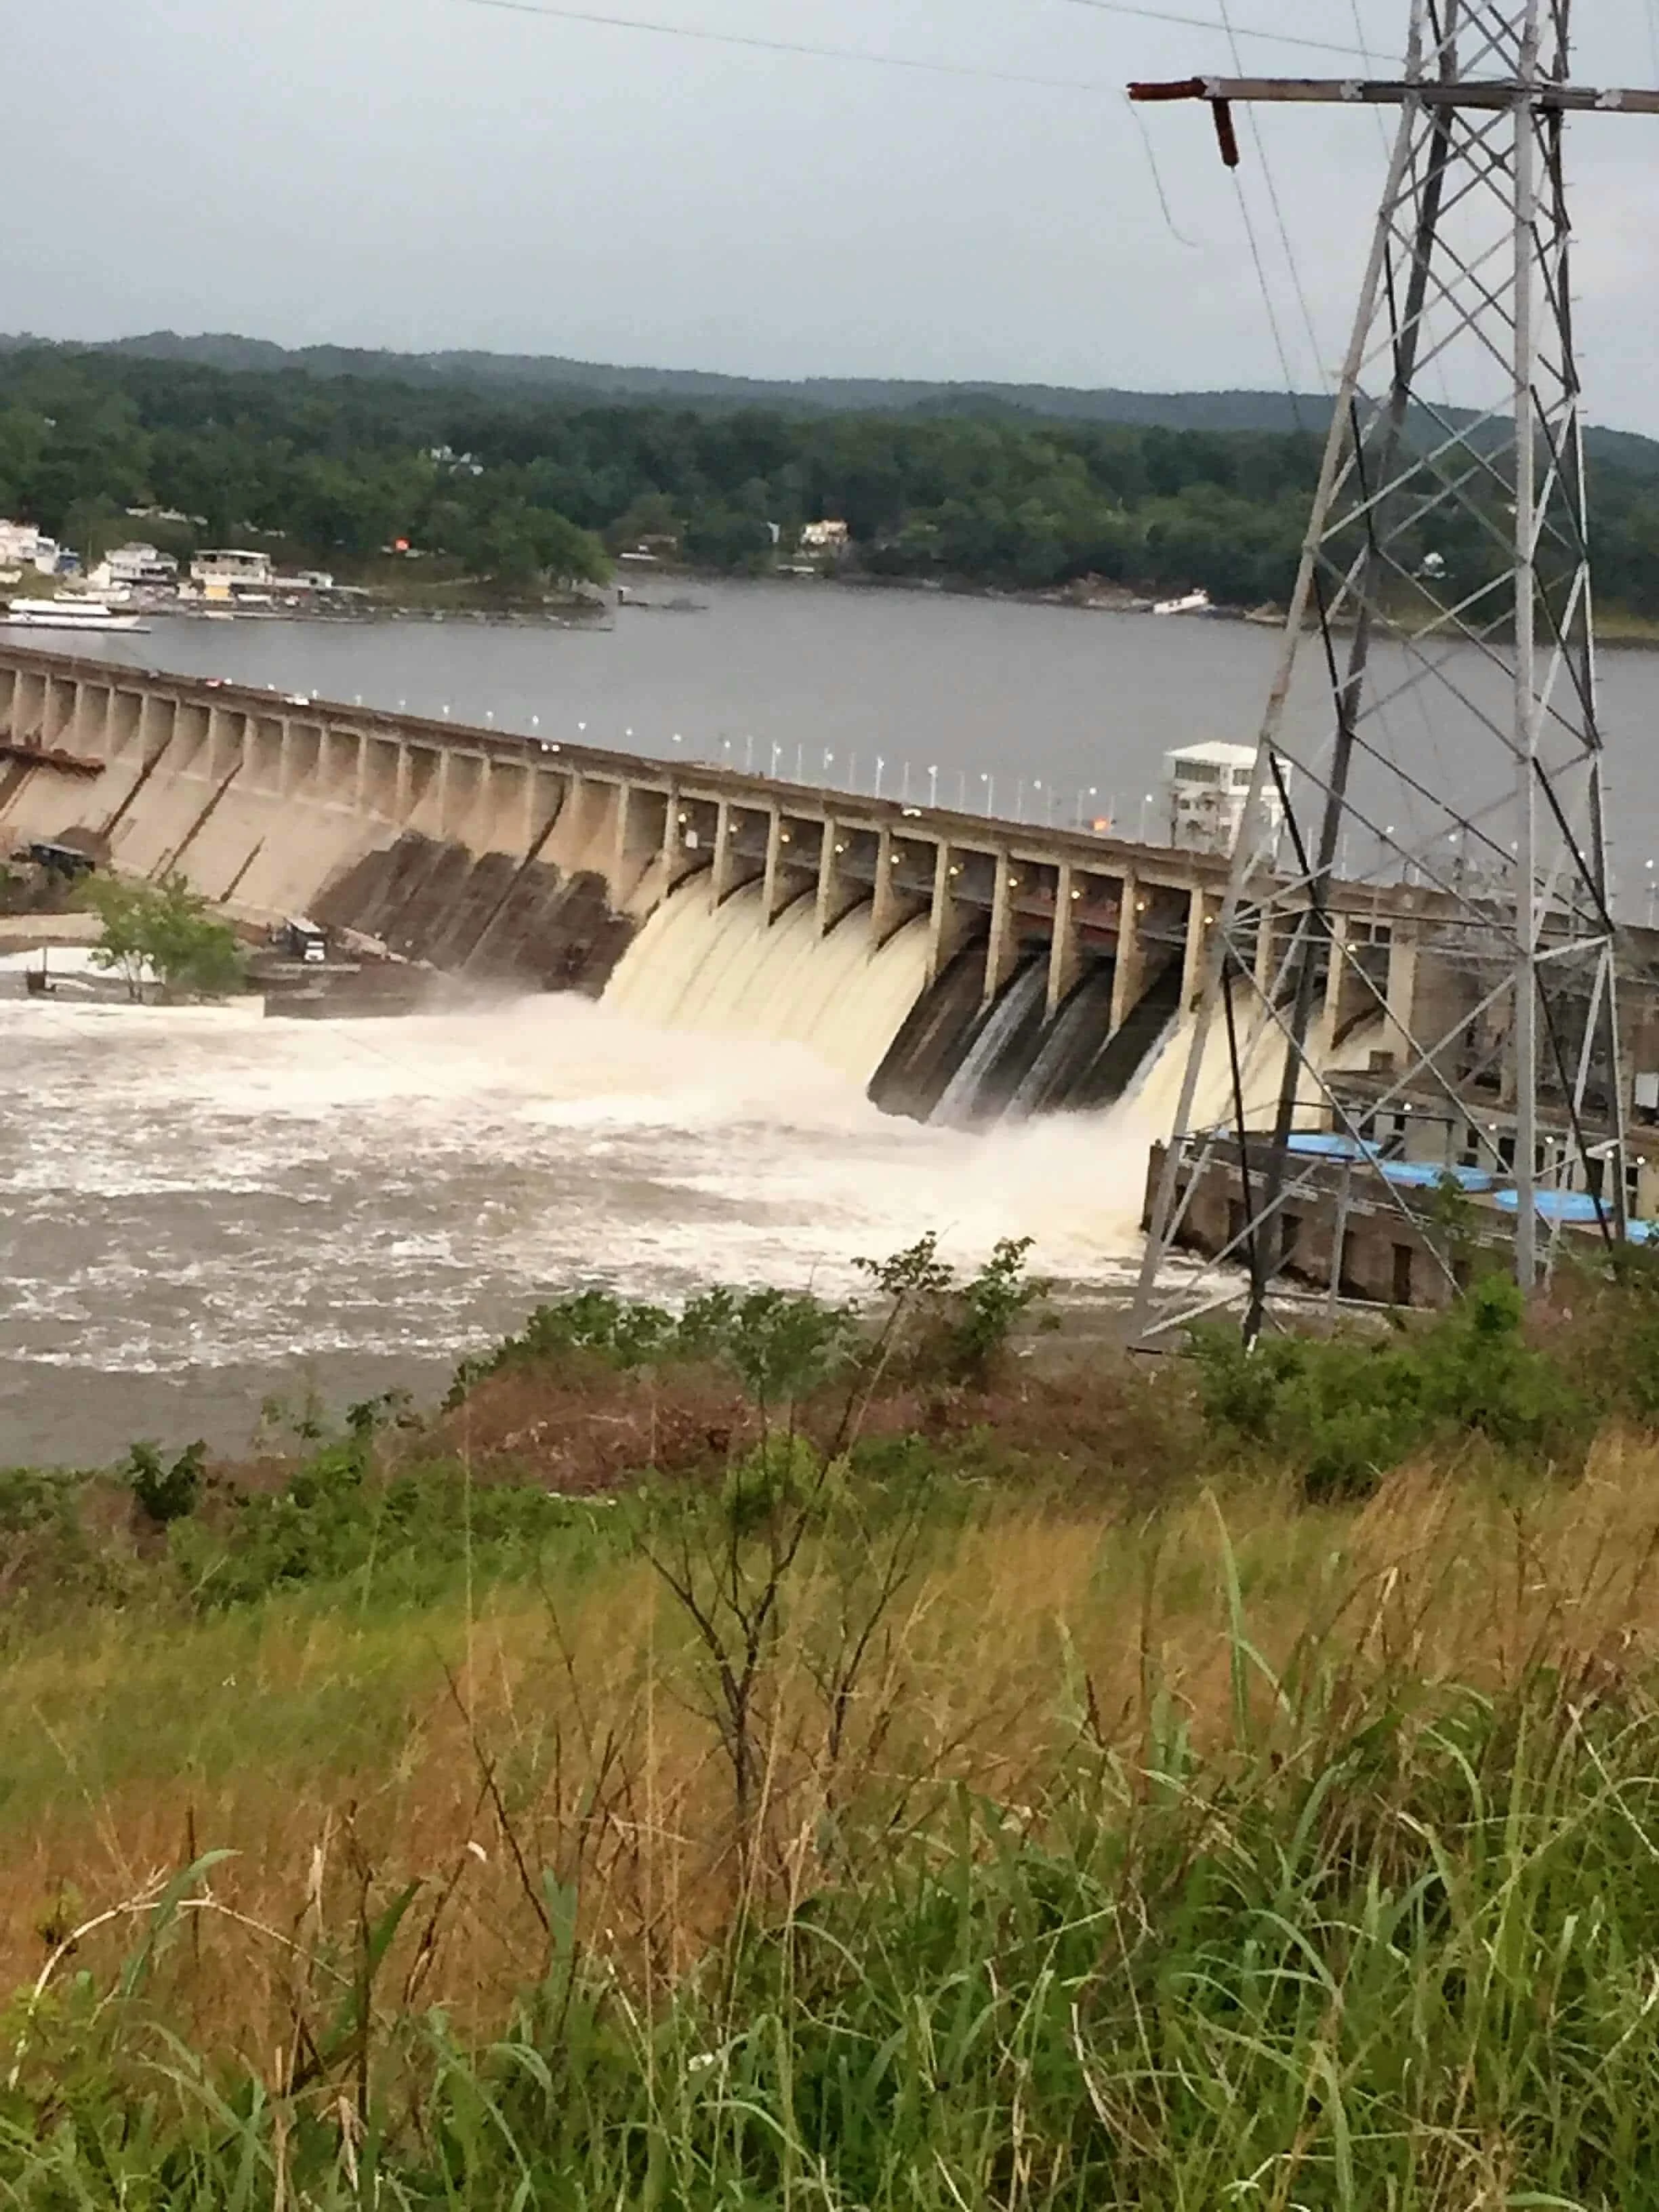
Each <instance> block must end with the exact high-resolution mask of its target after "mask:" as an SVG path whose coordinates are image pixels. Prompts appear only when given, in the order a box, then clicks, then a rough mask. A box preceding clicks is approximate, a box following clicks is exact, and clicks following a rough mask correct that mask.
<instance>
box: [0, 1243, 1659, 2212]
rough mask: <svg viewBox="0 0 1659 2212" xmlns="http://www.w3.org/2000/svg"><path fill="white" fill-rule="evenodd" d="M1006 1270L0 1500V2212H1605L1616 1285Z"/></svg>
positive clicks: (1654, 1481) (1642, 1979)
mask: <svg viewBox="0 0 1659 2212" xmlns="http://www.w3.org/2000/svg"><path fill="white" fill-rule="evenodd" d="M1020 1256H1021V1255H1019V1253H1018V1249H1009V1250H1008V1251H1006V1252H1005V1253H1004V1254H1003V1255H1000V1259H999V1261H997V1262H996V1263H994V1265H993V1266H992V1267H990V1268H988V1269H987V1270H986V1271H985V1272H984V1273H982V1274H981V1276H980V1277H978V1278H977V1279H975V1280H974V1281H973V1282H971V1283H969V1284H967V1285H960V1284H953V1283H951V1282H950V1281H948V1280H947V1279H945V1276H944V1273H943V1271H942V1270H940V1269H939V1267H938V1265H937V1261H936V1260H935V1258H934V1255H933V1253H932V1252H931V1250H930V1249H928V1248H927V1247H926V1246H924V1247H920V1248H917V1249H916V1250H915V1251H914V1252H912V1253H910V1254H907V1255H900V1257H899V1258H898V1259H897V1260H896V1261H892V1262H890V1263H887V1265H886V1266H885V1267H884V1268H882V1269H879V1270H872V1293H871V1299H870V1302H869V1304H868V1305H867V1307H866V1310H865V1311H864V1312H863V1313H862V1314H861V1315H860V1316H858V1317H857V1318H856V1320H854V1317H852V1316H848V1315H847V1314H846V1313H844V1312H842V1311H839V1310H832V1309H828V1308H825V1307H823V1306H822V1305H819V1304H816V1303H815V1302H813V1301H811V1300H810V1299H803V1298H792V1297H780V1296H777V1295H775V1294H771V1293H757V1294H753V1295H751V1296H748V1297H737V1296H732V1295H730V1294H726V1293H718V1292H717V1293H712V1294H710V1295H709V1297H707V1298H705V1299H703V1300H701V1301H698V1302H696V1304H694V1305H693V1307H692V1308H691V1309H690V1310H689V1311H688V1313H687V1314H686V1315H685V1316H682V1317H678V1318H671V1317H669V1316H665V1315H659V1314H655V1313H653V1312H652V1311H651V1310H648V1309H641V1308H629V1307H624V1306H621V1305H618V1304H616V1303H615V1302H613V1301H610V1300H608V1299H605V1298H603V1297H588V1298H584V1299H578V1300H573V1301H570V1302H568V1303H567V1304H563V1305H562V1306H559V1307H555V1308H548V1309H544V1310H542V1312H541V1313H540V1314H538V1316H535V1317H533V1319H532V1322H531V1324H530V1326H529V1327H528V1328H526V1331H525V1333H524V1334H523V1335H522V1336H520V1338H518V1339H515V1340H512V1341H511V1342H510V1343H509V1344H507V1345H506V1346H502V1347H501V1348H500V1350H499V1351H498V1352H497V1353H496V1354H495V1355H494V1356H493V1357H492V1358H490V1359H489V1360H486V1361H483V1362H479V1363H474V1364H471V1366H470V1367H469V1368H467V1369H466V1370H463V1372H462V1374H461V1375H460V1376H458V1378H457V1384H456V1388H455V1390H454V1391H453V1393H452V1395H451V1401H450V1403H449V1404H448V1406H447V1407H446V1409H445V1410H444V1411H443V1412H442V1413H441V1414H440V1415H438V1416H436V1417H435V1418H434V1419H428V1420H421V1421H416V1420H414V1419H411V1418H410V1417H409V1416H407V1415H404V1414H402V1413H400V1412H399V1410H398V1408H395V1407H360V1408H356V1409H354V1412H353V1413H352V1415H351V1416H350V1418H349V1420H348V1422H347V1423H346V1424H345V1425H344V1426H343V1428H342V1429H341V1430H340V1431H338V1432H337V1433H334V1434H331V1435H325V1436H319V1435H316V1434H309V1435H306V1436H303V1437H295V1438H293V1439H292V1440H291V1443H292V1448H291V1449H289V1451H287V1452H286V1453H285V1454H283V1455H275V1454H273V1455H270V1457H268V1458H265V1459H263V1460H261V1461H258V1462H250V1463H249V1464H247V1465H246V1466H242V1467H239V1468H208V1467H206V1466H204V1463H203V1462H202V1459H201V1455H198V1454H195V1453H189V1452H187V1453H185V1454H182V1455H180V1454H178V1453H175V1452H173V1451H172V1450H167V1451H152V1450H140V1451H136V1452H135V1454H134V1455H133V1456H132V1459H131V1462H130V1463H129V1465H128V1466H127V1467H126V1468H125V1469H123V1470H120V1471H118V1473H117V1474H112V1475H107V1476H100V1477H95V1478H87V1479H85V1480H70V1481H58V1480H52V1479H47V1478H43V1477H33V1476H29V1475H27V1474H21V1473H19V1474H14V1475H12V1476H11V1477H9V1478H8V1479H6V1480H4V1481H3V1483H0V1521H3V1532H4V1533H3V1542H0V1574H3V1576H4V1577H5V1582H6V1587H7V1590H8V1594H9V1604H8V1607H7V1610H6V1616H5V1621H4V1627H3V1634H4V1638H5V1666H6V1688H7V1692H8V1694H7V1696H6V1698H5V1699H4V1700H3V1703H0V1835H3V1838H4V1840H5V1844H6V1850H5V1852H4V1854H3V1858H0V1867H3V1873H0V1948H3V1951H4V1960H3V1973H4V1978H5V1983H6V1985H7V1986H8V1987H9V1988H11V1989H12V1990H14V1992H15V1995H14V1996H13V1998H12V2001H11V2002H10V2004H9V2008H7V2011H6V2015H5V2017H4V2019H3V2021H0V2193H3V2197H4V2199H5V2201H7V2202H9V2203H16V2204H19V2205H23V2206H28V2207H31V2208H34V2207H40V2208H52V2212H56V2208H58V2207H59V2206H62V2207H66V2208H67V2207H70V2206H76V2207H79V2206H89V2205H94V2206H100V2207H102V2206H116V2205H121V2206H124V2207H137V2208H151V2207H155V2208H160V2207H162V2206H167V2207H173V2206H190V2207H203V2208H205V2207H209V2206H212V2207H221V2206H230V2205H236V2206H247V2207H255V2206H258V2207H264V2206H273V2207H276V2206H281V2207H284V2208H289V2207H293V2208H297V2207H300V2206H312V2207H317V2208H330V2212H331V2208H335V2207H342V2208H343V2207H346V2206H354V2207H355V2206H361V2205H368V2204H376V2205H410V2206H422V2207H425V2206H434V2207H435V2206H449V2205H465V2206H469V2207H477V2206H489V2207H495V2206H502V2207H507V2206H522V2207H529V2206H548V2207H560V2208H562V2207H566V2206H569V2207H583V2208H586V2207H590V2206H591V2207H595V2208H597V2207H600V2206H604V2207H617V2208H620V2207H624V2206H625V2207H634V2206H637V2205H652V2206H659V2207H663V2208H684V2212H692V2208H696V2212H703V2208H708V2212H714V2208H717V2207H718V2208H727V2207H732V2208H739V2207H741V2208H750V2207H752V2208H757V2212H758V2209H759V2208H773V2207H779V2208H781V2207H786V2206H789V2207H793V2206H800V2207H805V2206H809V2205H810V2206H812V2207H835V2208H848V2212H850V2208H854V2207H870V2208H877V2207H879V2208H883V2209H884V2212H885V2208H889V2207H892V2208H897V2207H907V2208H909V2207H915V2208H927V2212H932V2208H934V2207H938V2208H940V2212H945V2208H951V2207H956V2208H961V2207H971V2208H975V2212H978V2208H981V2207H987V2206H1008V2207H1015V2206H1018V2207H1033V2208H1036V2207H1042V2208H1048V2207H1060V2206H1065V2207H1076V2208H1079V2212H1080V2208H1084V2207H1089V2208H1094V2207H1100V2206H1114V2207H1115V2206H1123V2207H1130V2206H1135V2207H1140V2206H1156V2207H1165V2206H1167V2207H1170V2208H1183V2209H1184V2208H1193V2212H1197V2208H1200V2207H1201V2208H1206V2212H1207V2208H1211V2207H1216V2206H1225V2205H1232V2204H1240V2205H1245V2206H1250V2205H1257V2204H1260V2205H1263V2206H1273V2207H1282V2208H1285V2212H1290V2208H1291V2207H1295V2206H1311V2207H1319V2208H1324V2207H1327V2206H1329V2207H1346V2206H1364V2207H1371V2206H1376V2207H1379V2208H1383V2207H1389V2208H1394V2207H1401V2208H1407V2207H1409V2208H1419V2207H1422V2208H1427V2207H1434V2208H1446V2212H1451V2209H1452V2208H1458V2212H1466V2208H1471V2207H1475V2206H1482V2207H1485V2206H1490V2207H1498V2206H1522V2205H1528V2206H1544V2205H1553V2206H1586V2207H1589V2206H1598V2207H1599V2206H1614V2205H1617V2206H1621V2207H1627V2206H1636V2205H1644V2204H1649V2203H1659V2131H1656V2129H1655V2127H1654V2125H1653V2116H1654V2114H1655V2112H1656V2110H1659V2098H1656V2088H1659V1978H1656V1969H1655V1965H1654V1961H1655V1960H1656V1957H1659V1702H1656V1699H1655V1696H1654V1689H1655V1684H1656V1680H1659V1677H1656V1674H1655V1671H1654V1662H1655V1656H1656V1649H1659V1587H1656V1561H1659V1434H1656V1433H1655V1423H1656V1421H1659V1285H1656V1283H1655V1281H1654V1280H1653V1279H1652V1278H1651V1277H1650V1276H1649V1275H1648V1274H1646V1273H1643V1272H1638V1273H1635V1274H1634V1275H1632V1277H1631V1278H1630V1279H1626V1280H1620V1281H1606V1282H1604V1281H1598V1280H1592V1279H1589V1278H1588V1277H1587V1278H1585V1279H1583V1281H1581V1282H1578V1283H1576V1284H1574V1285H1571V1286H1570V1287H1569V1288H1568V1289H1567V1290H1565V1291H1564V1292H1563V1294H1562V1296H1561V1299H1560V1302H1559V1304H1558V1305H1557V1306H1556V1308H1555V1309H1553V1310H1551V1311H1547V1312H1542V1313H1540V1314H1537V1315H1534V1316H1527V1317H1524V1319H1523V1317H1522V1316H1521V1314H1520V1313H1519V1311H1518V1310H1517V1308H1516V1306H1515V1305H1514V1304H1513V1303H1512V1302H1511V1300H1510V1298H1509V1297H1508V1296H1507V1295H1506V1294H1505V1292H1504V1291H1503V1289H1502V1288H1501V1286H1496V1285H1482V1286H1480V1287H1479V1288H1477V1290H1476V1291H1475V1292H1474V1293H1473V1294H1472V1295H1471V1297H1469V1299H1468V1301H1467V1302H1466V1304H1465V1305H1464V1306H1463V1308H1462V1309H1461V1310H1459V1311H1458V1312H1457V1313H1455V1314H1454V1315H1452V1316H1449V1317H1448V1318H1447V1319H1446V1320H1445V1321H1443V1322H1439V1323H1437V1324H1434V1325H1432V1326H1431V1327H1427V1328H1421V1329H1416V1330H1413V1331H1403V1330H1392V1329H1385V1330H1383V1331H1382V1332H1380V1333H1379V1334H1378V1335H1377V1336H1376V1337H1375V1338H1374V1339H1369V1340H1364V1341H1354V1342H1347V1343H1340V1344H1337V1345H1333V1346H1317V1345H1307V1346H1279V1347H1276V1348H1274V1349H1273V1351H1272V1352H1271V1354H1270V1356H1268V1357H1265V1358H1257V1359H1256V1360H1255V1361H1253V1362H1250V1363H1243V1362H1241V1361H1240V1360H1238V1359H1237V1358H1236V1356H1235V1355H1234V1354H1233V1353H1232V1352H1231V1351H1230V1349H1229V1348H1228V1347H1227V1346H1226V1345H1225V1341H1223V1340H1214V1341H1212V1342H1210V1343H1207V1344H1206V1345H1203V1346H1200V1348H1199V1352H1198V1355H1197V1357H1196V1358H1195V1359H1194V1361H1193V1362H1192V1363H1190V1364H1188V1365H1186V1366H1184V1367H1183V1368H1182V1369H1181V1370H1173V1369H1170V1368H1165V1369H1164V1370H1160V1371H1158V1372H1157V1373H1154V1374H1152V1375H1151V1376H1147V1375H1145V1374H1141V1373H1138V1372H1134V1371H1132V1370H1127V1369H1126V1368H1122V1367H1121V1366H1117V1365H1115V1364H1109V1363H1106V1362H1103V1361H1091V1362H1090V1363H1089V1364H1079V1365H1077V1366H1076V1367H1074V1368H1067V1367H1066V1364H1065V1363H1064V1362H1063V1360H1055V1361H1045V1362H1043V1363H1042V1371H1041V1372H1038V1371H1037V1370H1038V1363H1036V1361H1033V1360H1031V1359H1030V1358H1024V1357H1022V1356H1021V1352H1020V1338H1019V1335H1018V1332H1019V1331H1020V1330H1023V1329H1024V1328H1025V1327H1026V1325H1027V1324H1028V1323H1029V1322H1030V1320H1031V1318H1032V1315H1033V1304H1032V1300H1031V1297H1030V1285H1029V1284H1027V1283H1026V1282H1025V1280H1024V1276H1023V1273H1022V1271H1021V1267H1020V1264H1019V1262H1020ZM305 1426H307V1428H313V1429H314V1427H315V1424H314V1423H312V1422H307V1423H306V1424H305Z"/></svg>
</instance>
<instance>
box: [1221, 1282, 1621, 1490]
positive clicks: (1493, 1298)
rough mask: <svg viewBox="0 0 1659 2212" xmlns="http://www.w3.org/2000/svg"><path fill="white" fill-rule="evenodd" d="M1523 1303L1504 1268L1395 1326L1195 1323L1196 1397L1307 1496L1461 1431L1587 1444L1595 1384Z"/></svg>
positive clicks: (1493, 1438)
mask: <svg viewBox="0 0 1659 2212" xmlns="http://www.w3.org/2000/svg"><path fill="white" fill-rule="evenodd" d="M1524 1313H1525V1307H1524V1304H1523V1301H1522V1296H1521V1293H1520V1291H1519V1290H1518V1289H1517V1288H1516V1285H1515V1284H1514V1283H1512V1282H1510V1281H1509V1280H1508V1279H1505V1278H1504V1277H1500V1276H1491V1277H1488V1278H1486V1279H1483V1280H1482V1281H1481V1282H1480V1283H1478V1284H1476V1285H1474V1288H1473V1289H1472V1290H1470V1291H1468V1292H1467V1293H1466V1294H1465V1295H1464V1297H1462V1298H1460V1299H1459V1301H1458V1302H1457V1304H1455V1306H1454V1307H1453V1308H1452V1309H1451V1310H1450V1311H1449V1313H1447V1314H1445V1315H1443V1316H1441V1317H1440V1318H1439V1319H1437V1320H1436V1321H1435V1322H1431V1323H1430V1324H1428V1325H1427V1326H1426V1327H1425V1328H1421V1329H1415V1330H1406V1329H1399V1330H1396V1331H1395V1334H1392V1335H1390V1336H1389V1337H1387V1338H1375V1337H1368V1336H1367V1337H1362V1336H1358V1335H1348V1336H1338V1337H1334V1338H1332V1339H1329V1340H1320V1339H1316V1338H1312V1337H1270V1338H1264V1339H1263V1340H1261V1341H1260V1342H1259V1343H1258V1344H1256V1345H1255V1346H1254V1347H1253V1348H1251V1349H1249V1350H1246V1348H1245V1347H1244V1346H1243V1344H1242V1342H1241V1341H1240V1339H1239V1337H1238V1335H1237V1332H1236V1331H1235V1330H1232V1329H1229V1328H1224V1327H1221V1326H1217V1327H1214V1328H1204V1329H1198V1330H1194V1333H1193V1338H1192V1353H1193V1359H1194V1366H1195V1368H1196V1370H1197V1374H1198V1379H1199V1396H1200V1405H1201V1406H1202V1408H1203V1412H1204V1416H1205V1419H1206V1422H1207V1424H1208V1425H1209V1427H1210V1429H1211V1431H1212V1433H1214V1434H1217V1435H1219V1436H1222V1437H1225V1438H1227V1439H1229V1440H1230V1441H1231V1442H1234V1443H1242V1444H1244V1445H1247V1446H1249V1447H1251V1448H1254V1449H1257V1450H1259V1451H1261V1453H1263V1454H1264V1455H1267V1456H1270V1457H1272V1458H1274V1459H1276V1460H1279V1462H1282V1463H1284V1464H1285V1465H1286V1466H1287V1467H1288V1468H1290V1470H1291V1472H1292V1473H1293V1474H1295V1475H1296V1476H1297V1479H1298V1480H1299V1481H1300V1483H1301V1485H1302V1488H1303V1492H1304V1496H1306V1497H1307V1498H1309V1499H1310V1501H1314V1502H1327V1501H1330V1500H1334V1499H1341V1498H1363V1497H1365V1496H1367V1495H1368V1494H1369V1493H1370V1491H1371V1490H1372V1489H1374V1488H1375V1486H1376V1482H1377V1480H1378V1478H1379V1477H1380V1476H1381V1475H1382V1474H1384V1473H1385V1472H1386V1471H1387V1470H1388V1469H1389V1468H1391V1467H1395V1466H1398V1465H1399V1464H1400V1462H1401V1461H1402V1460H1404V1459H1406V1458H1407V1457H1409V1456H1410V1455H1411V1454H1412V1453H1413V1452H1414V1451H1417V1450H1419V1449H1422V1448H1423V1447H1424V1446H1425V1445H1426V1444H1428V1443H1431V1442H1432V1441H1435V1440H1437V1439H1449V1438H1452V1437H1455V1436H1456V1435H1457V1434H1458V1433H1459V1432H1460V1431H1462V1432H1465V1433H1472V1434H1474V1435H1477V1436H1480V1437H1484V1438H1486V1440H1487V1441H1488V1442H1489V1443H1492V1444H1493V1445H1494V1446H1496V1447H1497V1448H1498V1449H1499V1450H1501V1451H1503V1452H1505V1453H1507V1454H1510V1455H1513V1456H1515V1457H1517V1458H1523V1459H1530V1460H1561V1459H1565V1458H1571V1457H1572V1456H1574V1455H1577V1454H1579V1453H1582V1451H1583V1449H1585V1447H1586V1446H1587V1445H1588V1443H1589V1438H1590V1435H1591V1433H1592V1431H1593V1428H1594V1408H1593V1407H1592V1405H1591V1402H1590V1400H1589V1396H1588V1395H1587V1394H1586V1393H1585V1391H1583V1389H1580V1388H1579V1386H1578V1385H1577V1384H1576V1383H1574V1382H1573V1381H1572V1380H1571V1378H1570V1377H1569V1376H1568V1375H1567V1374H1566V1372H1565V1370H1564V1369H1563V1368H1562V1367H1561V1366H1560V1365H1559V1364H1558V1363H1557V1362H1555V1361H1554V1360H1553V1359H1551V1358H1549V1357H1548V1356H1547V1354H1546V1353H1544V1352H1540V1351H1538V1350H1535V1349H1534V1347H1533V1346H1530V1345H1528V1343H1527V1341H1526V1340H1525V1338H1524V1336H1523V1334H1522V1319H1523V1317H1524Z"/></svg>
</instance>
